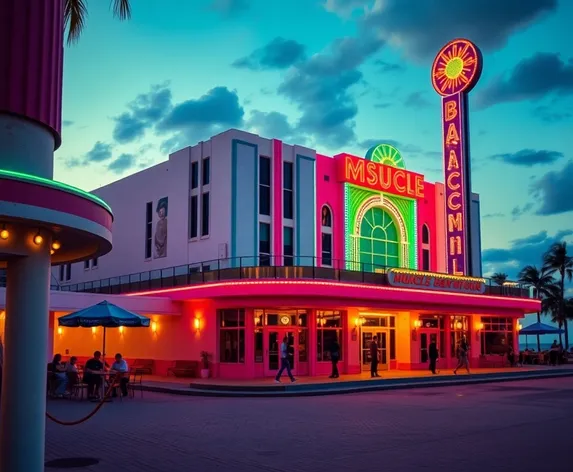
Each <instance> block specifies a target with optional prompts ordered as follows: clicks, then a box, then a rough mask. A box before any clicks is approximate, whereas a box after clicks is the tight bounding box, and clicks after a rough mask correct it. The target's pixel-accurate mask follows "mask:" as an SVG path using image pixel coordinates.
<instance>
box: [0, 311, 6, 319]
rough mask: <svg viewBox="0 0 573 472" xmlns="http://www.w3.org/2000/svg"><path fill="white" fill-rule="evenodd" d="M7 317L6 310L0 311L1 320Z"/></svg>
mask: <svg viewBox="0 0 573 472" xmlns="http://www.w3.org/2000/svg"><path fill="white" fill-rule="evenodd" d="M5 317H6V312H5V311H4V310H2V311H0V320H3V319H4V318H5Z"/></svg>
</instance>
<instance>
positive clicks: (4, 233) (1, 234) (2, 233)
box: [0, 225, 10, 241]
mask: <svg viewBox="0 0 573 472" xmlns="http://www.w3.org/2000/svg"><path fill="white" fill-rule="evenodd" d="M9 237H10V231H8V230H7V229H6V225H2V229H1V230H0V239H3V240H4V241H6V240H7V239H8V238H9Z"/></svg>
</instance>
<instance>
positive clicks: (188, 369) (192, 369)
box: [167, 361, 199, 377]
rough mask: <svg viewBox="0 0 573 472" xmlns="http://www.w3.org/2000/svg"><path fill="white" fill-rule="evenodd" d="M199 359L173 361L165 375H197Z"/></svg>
mask: <svg viewBox="0 0 573 472" xmlns="http://www.w3.org/2000/svg"><path fill="white" fill-rule="evenodd" d="M198 370H199V361H175V364H174V365H173V366H172V367H169V369H167V375H173V376H174V377H197V372H198Z"/></svg>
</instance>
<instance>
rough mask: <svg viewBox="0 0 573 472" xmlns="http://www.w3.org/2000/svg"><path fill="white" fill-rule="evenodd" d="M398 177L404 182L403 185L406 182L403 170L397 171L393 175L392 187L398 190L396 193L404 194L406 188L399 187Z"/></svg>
mask: <svg viewBox="0 0 573 472" xmlns="http://www.w3.org/2000/svg"><path fill="white" fill-rule="evenodd" d="M398 177H401V178H402V179H403V180H404V183H405V181H406V174H405V173H404V171H403V170H397V171H396V173H395V174H394V187H395V188H396V190H398V192H400V193H406V187H405V186H404V185H400V184H399V183H398Z"/></svg>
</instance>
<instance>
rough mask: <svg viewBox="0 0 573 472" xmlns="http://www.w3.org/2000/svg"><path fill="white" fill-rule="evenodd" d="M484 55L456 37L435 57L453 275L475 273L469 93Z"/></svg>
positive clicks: (434, 78) (449, 263)
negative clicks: (473, 261) (472, 262)
mask: <svg viewBox="0 0 573 472" xmlns="http://www.w3.org/2000/svg"><path fill="white" fill-rule="evenodd" d="M481 70H482V56H481V52H480V50H479V49H478V47H477V46H476V45H475V44H473V43H472V42H471V41H468V40H467V39H454V40H453V41H450V42H449V43H448V44H446V45H445V46H444V47H443V48H442V49H441V50H440V52H439V53H438V55H437V56H436V58H435V59H434V63H433V65H432V85H433V86H434V89H435V90H436V92H438V93H439V94H440V95H441V96H442V128H443V135H442V140H443V147H444V183H445V187H446V190H445V201H446V244H447V248H446V257H447V270H448V273H449V274H454V275H471V274H472V267H471V250H470V249H471V240H470V238H471V231H470V211H471V196H472V191H471V176H470V157H469V133H468V104H467V94H468V93H469V91H470V90H471V89H472V88H473V87H474V85H475V84H476V83H477V81H478V80H479V77H480V75H481Z"/></svg>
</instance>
